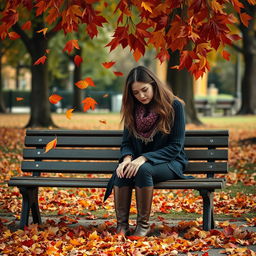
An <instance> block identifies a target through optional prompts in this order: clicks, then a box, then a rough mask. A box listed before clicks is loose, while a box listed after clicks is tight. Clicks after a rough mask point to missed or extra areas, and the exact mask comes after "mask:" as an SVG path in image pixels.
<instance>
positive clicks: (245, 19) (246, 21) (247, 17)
mask: <svg viewBox="0 0 256 256" xmlns="http://www.w3.org/2000/svg"><path fill="white" fill-rule="evenodd" d="M240 19H241V21H242V23H243V24H244V25H245V26H246V27H248V25H249V20H251V19H252V17H251V16H250V15H248V14H247V13H245V12H243V13H241V14H240Z"/></svg>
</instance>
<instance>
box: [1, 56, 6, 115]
mask: <svg viewBox="0 0 256 256" xmlns="http://www.w3.org/2000/svg"><path fill="white" fill-rule="evenodd" d="M3 87H4V85H3V77H2V55H0V113H6V108H5V104H4V95H3Z"/></svg>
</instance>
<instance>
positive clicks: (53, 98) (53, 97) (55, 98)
mask: <svg viewBox="0 0 256 256" xmlns="http://www.w3.org/2000/svg"><path fill="white" fill-rule="evenodd" d="M62 99H63V97H61V96H60V95H58V94H52V95H51V96H50V97H49V101H50V102H51V103H52V104H56V103H58V102H59V101H60V100H62Z"/></svg>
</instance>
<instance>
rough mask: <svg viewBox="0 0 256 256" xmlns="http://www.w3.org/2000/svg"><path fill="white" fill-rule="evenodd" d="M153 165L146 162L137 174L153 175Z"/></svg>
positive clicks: (143, 175)
mask: <svg viewBox="0 0 256 256" xmlns="http://www.w3.org/2000/svg"><path fill="white" fill-rule="evenodd" d="M151 169H152V167H151V165H150V164H149V163H144V164H143V165H141V166H140V168H139V170H138V172H137V174H136V176H142V177H145V176H152V171H151Z"/></svg>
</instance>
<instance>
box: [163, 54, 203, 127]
mask: <svg viewBox="0 0 256 256" xmlns="http://www.w3.org/2000/svg"><path fill="white" fill-rule="evenodd" d="M169 53H170V56H171V58H170V60H169V62H168V67H167V82H168V84H169V85H170V86H171V88H172V90H173V92H174V94H175V95H176V96H178V97H179V98H181V99H182V100H184V102H185V112H186V123H192V124H196V125H200V124H202V123H201V121H200V120H199V119H198V117H197V112H196V109H195V103H194V92H193V78H192V75H191V74H190V73H189V72H188V71H187V70H185V69H184V70H177V69H171V68H170V67H172V66H174V65H177V64H179V52H178V51H175V52H169Z"/></svg>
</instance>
